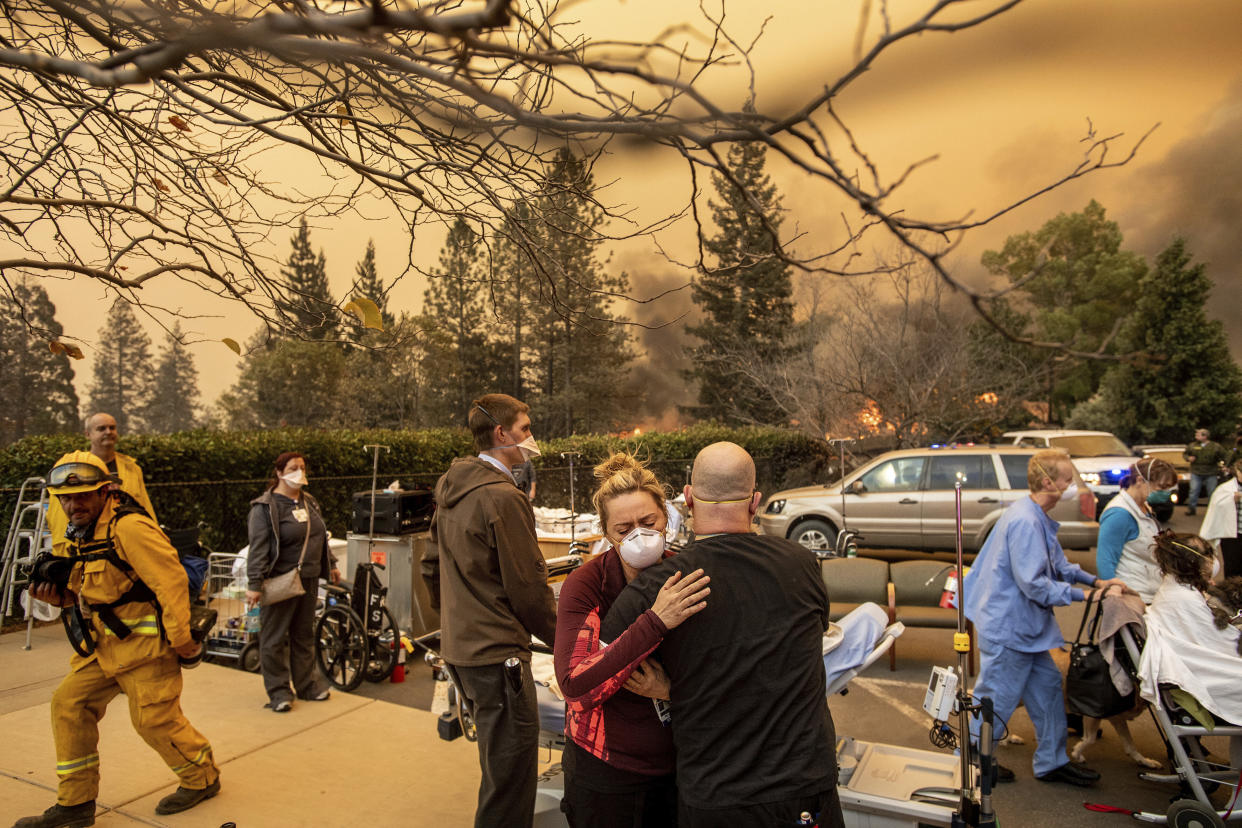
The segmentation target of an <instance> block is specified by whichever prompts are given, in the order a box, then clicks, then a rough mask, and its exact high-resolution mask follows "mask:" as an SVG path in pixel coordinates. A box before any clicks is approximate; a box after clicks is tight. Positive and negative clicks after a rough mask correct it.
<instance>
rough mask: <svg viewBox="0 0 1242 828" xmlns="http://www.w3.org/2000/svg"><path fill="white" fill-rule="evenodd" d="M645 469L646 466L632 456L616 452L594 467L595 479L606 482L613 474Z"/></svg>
mask: <svg viewBox="0 0 1242 828" xmlns="http://www.w3.org/2000/svg"><path fill="white" fill-rule="evenodd" d="M645 468H647V464H646V463H644V462H642V461H641V460H639V459H638V458H637V457H635V456H634V455H632V454H626V453H625V452H623V451H618V452H616V453H615V454H613V455H612V456H611V457H609V458H608V459H607V460H605V461H604V462H602V463H600V464H599V465H597V466H596V467H595V479H596V480H607V479H608V478H610V477H612V476H613V475H614V474H620V473H621V472H627V471H629V472H640V471H642V470H643V469H645Z"/></svg>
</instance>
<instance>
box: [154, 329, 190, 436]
mask: <svg viewBox="0 0 1242 828" xmlns="http://www.w3.org/2000/svg"><path fill="white" fill-rule="evenodd" d="M198 411H199V394H198V370H197V369H196V368H195V367H194V357H193V356H191V355H190V352H189V350H187V349H186V347H185V344H184V343H183V342H182V334H181V323H180V322H177V323H175V324H174V325H173V329H172V330H171V331H169V332H168V336H167V337H166V338H165V340H164V352H163V353H162V354H160V358H159V360H158V361H157V362H156V365H155V384H154V393H153V394H152V395H151V400H150V405H149V406H148V407H147V411H146V413H145V417H144V419H145V421H146V425H147V429H148V430H149V431H154V432H156V433H160V434H171V433H172V432H175V431H188V430H189V429H192V428H194V427H195V425H196V424H197V421H198Z"/></svg>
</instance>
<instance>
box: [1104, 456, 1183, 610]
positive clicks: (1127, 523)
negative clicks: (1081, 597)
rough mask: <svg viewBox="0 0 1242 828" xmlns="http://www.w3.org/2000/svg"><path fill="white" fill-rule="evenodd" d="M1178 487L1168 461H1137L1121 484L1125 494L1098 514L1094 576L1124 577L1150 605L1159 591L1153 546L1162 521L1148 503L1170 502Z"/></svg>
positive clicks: (1175, 474)
mask: <svg viewBox="0 0 1242 828" xmlns="http://www.w3.org/2000/svg"><path fill="white" fill-rule="evenodd" d="M1176 486H1177V472H1176V471H1175V470H1174V468H1173V467H1172V466H1171V465H1169V464H1168V463H1166V462H1165V461H1164V460H1157V459H1154V458H1145V459H1143V460H1139V461H1138V462H1137V463H1135V464H1134V465H1133V466H1131V467H1130V468H1129V470H1128V471H1127V472H1126V476H1125V477H1124V478H1122V480H1121V491H1119V492H1118V493H1117V496H1116V497H1114V498H1113V499H1112V500H1110V501H1109V502H1108V505H1107V506H1105V507H1104V511H1103V512H1101V513H1100V535H1099V539H1098V540H1097V541H1096V547H1095V564H1096V572H1097V574H1098V575H1099V576H1100V577H1101V578H1120V579H1121V580H1122V581H1124V582H1125V584H1126V586H1128V587H1130V589H1132V590H1134V591H1135V592H1137V593H1138V594H1139V596H1140V597H1142V599H1143V603H1145V604H1150V603H1151V600H1152V598H1154V597H1155V595H1156V590H1157V589H1159V588H1160V568H1159V567H1158V566H1157V565H1156V559H1155V557H1153V555H1152V545H1153V544H1154V543H1155V541H1156V534H1157V533H1159V531H1160V523H1159V522H1158V521H1157V520H1156V517H1155V515H1154V514H1152V510H1151V506H1150V505H1149V504H1160V503H1168V502H1170V499H1171V497H1172V493H1173V489H1174V488H1175V487H1176Z"/></svg>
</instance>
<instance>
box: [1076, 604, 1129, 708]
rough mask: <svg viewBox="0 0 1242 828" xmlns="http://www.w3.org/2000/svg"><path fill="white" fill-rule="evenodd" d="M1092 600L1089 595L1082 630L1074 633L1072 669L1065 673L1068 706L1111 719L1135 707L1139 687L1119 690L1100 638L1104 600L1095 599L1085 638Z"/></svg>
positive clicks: (1080, 628) (1079, 629) (1079, 627)
mask: <svg viewBox="0 0 1242 828" xmlns="http://www.w3.org/2000/svg"><path fill="white" fill-rule="evenodd" d="M1091 603H1092V599H1091V598H1088V599H1087V606H1086V608H1085V609H1084V610H1083V613H1082V621H1081V622H1080V623H1079V624H1078V634H1077V635H1076V636H1074V646H1073V647H1071V648H1070V664H1069V673H1068V675H1066V677H1065V706H1066V708H1067V709H1068V710H1069V712H1071V713H1078V714H1080V715H1083V716H1090V717H1091V718H1094V719H1107V718H1108V717H1110V716H1116V715H1117V714H1119V713H1125V712H1126V711H1127V710H1130V709H1132V708H1133V707H1134V693H1135V691H1133V690H1132V691H1130V692H1129V693H1128V694H1126V695H1124V696H1123V695H1122V694H1121V693H1119V692H1117V687H1116V686H1115V685H1114V684H1113V678H1112V676H1111V675H1110V674H1109V667H1108V662H1107V661H1106V660H1105V659H1104V655H1103V654H1102V653H1101V652H1100V645H1099V642H1098V641H1096V633H1097V631H1098V630H1099V628H1100V619H1101V618H1102V617H1103V615H1104V602H1103V600H1099V601H1096V602H1095V615H1094V616H1093V617H1092V618H1091V626H1090V628H1089V629H1088V630H1087V640H1086V641H1083V640H1082V632H1083V629H1084V628H1086V627H1087V618H1088V616H1091Z"/></svg>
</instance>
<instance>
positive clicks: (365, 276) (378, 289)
mask: <svg viewBox="0 0 1242 828" xmlns="http://www.w3.org/2000/svg"><path fill="white" fill-rule="evenodd" d="M354 274H355V275H354V287H353V290H352V291H351V292H350V294H349V296H350V298H351V299H357V298H358V297H362V298H364V299H370V300H371V301H372V302H374V303H375V304H376V306H377V307H378V308H379V309H380V318H381V319H383V321H384V330H388V329H390V328H392V326H393V324H394V323H395V322H396V321H397V320H396V317H394V316H393V315H392V314H391V313H389V311H388V288H387V287H385V286H384V282H383V280H382V279H380V277H379V272H378V271H377V270H376V267H375V240H374V239H367V250H366V253H364V254H363V255H362V259H361V261H359V262H358V265H357V267H356V268H355V269H354Z"/></svg>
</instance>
